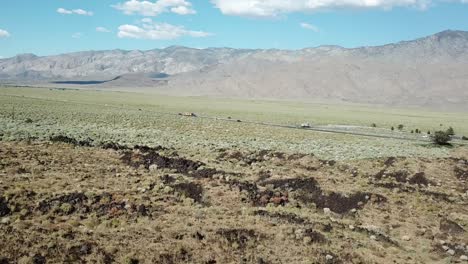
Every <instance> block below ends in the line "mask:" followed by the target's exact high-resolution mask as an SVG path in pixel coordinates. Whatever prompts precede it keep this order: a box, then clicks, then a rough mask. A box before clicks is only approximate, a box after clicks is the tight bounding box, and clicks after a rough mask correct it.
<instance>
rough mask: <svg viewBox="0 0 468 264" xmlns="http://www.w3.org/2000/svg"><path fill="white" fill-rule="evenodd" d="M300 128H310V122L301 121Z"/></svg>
mask: <svg viewBox="0 0 468 264" xmlns="http://www.w3.org/2000/svg"><path fill="white" fill-rule="evenodd" d="M301 128H310V124H309V123H302V124H301Z"/></svg>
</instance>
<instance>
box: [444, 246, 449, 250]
mask: <svg viewBox="0 0 468 264" xmlns="http://www.w3.org/2000/svg"><path fill="white" fill-rule="evenodd" d="M442 249H443V250H445V251H447V250H449V249H450V248H449V247H447V246H442Z"/></svg>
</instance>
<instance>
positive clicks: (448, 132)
mask: <svg viewBox="0 0 468 264" xmlns="http://www.w3.org/2000/svg"><path fill="white" fill-rule="evenodd" d="M447 134H449V136H454V135H455V130H453V127H449V128H448V129H447Z"/></svg>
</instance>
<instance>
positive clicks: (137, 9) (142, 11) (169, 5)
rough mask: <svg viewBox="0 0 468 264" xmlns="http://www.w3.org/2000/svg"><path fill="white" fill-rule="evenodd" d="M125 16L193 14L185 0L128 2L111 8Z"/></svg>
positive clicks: (190, 5) (131, 0) (135, 0)
mask: <svg viewBox="0 0 468 264" xmlns="http://www.w3.org/2000/svg"><path fill="white" fill-rule="evenodd" d="M113 7H114V8H115V9H118V10H120V11H122V12H123V13H124V14H126V15H133V14H138V15H143V16H157V15H159V14H161V13H164V12H172V13H176V14H179V15H189V14H195V13H196V11H195V10H193V8H192V4H191V3H190V2H188V1H186V0H157V1H155V2H150V1H140V0H130V1H126V2H124V3H118V4H117V5H114V6H113Z"/></svg>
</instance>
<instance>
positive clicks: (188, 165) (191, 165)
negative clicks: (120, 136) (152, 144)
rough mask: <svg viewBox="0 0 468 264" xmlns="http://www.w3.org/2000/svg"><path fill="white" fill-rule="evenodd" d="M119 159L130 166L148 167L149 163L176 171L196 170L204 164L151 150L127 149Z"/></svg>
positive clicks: (187, 171)
mask: <svg viewBox="0 0 468 264" xmlns="http://www.w3.org/2000/svg"><path fill="white" fill-rule="evenodd" d="M121 160H122V161H123V162H124V163H125V164H127V165H130V166H133V167H135V168H138V167H140V166H144V167H145V168H146V169H149V167H150V166H151V165H153V164H154V165H156V166H158V168H166V169H174V170H176V171H177V172H178V173H184V174H186V173H189V172H191V171H196V170H197V169H198V168H199V167H200V166H202V165H204V164H203V163H202V162H198V161H191V160H188V159H184V158H170V157H165V156H161V155H160V154H159V153H158V152H156V151H154V150H151V151H147V152H143V153H141V154H139V153H135V152H133V151H127V152H125V153H124V155H123V156H122V158H121Z"/></svg>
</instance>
